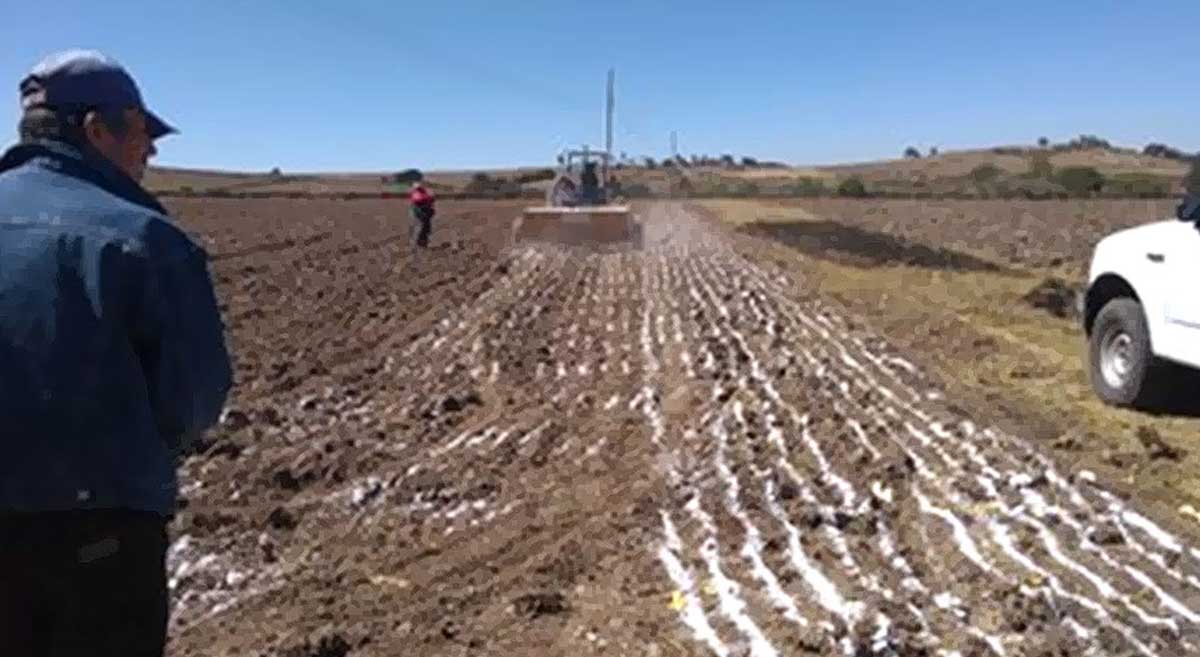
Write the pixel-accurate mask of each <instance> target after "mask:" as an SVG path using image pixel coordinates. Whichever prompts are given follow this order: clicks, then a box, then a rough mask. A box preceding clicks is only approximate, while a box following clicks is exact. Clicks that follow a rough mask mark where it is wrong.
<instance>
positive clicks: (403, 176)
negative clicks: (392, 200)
mask: <svg viewBox="0 0 1200 657" xmlns="http://www.w3.org/2000/svg"><path fill="white" fill-rule="evenodd" d="M424 179H425V175H424V174H422V173H421V172H420V171H419V170H417V169H405V170H404V171H401V172H399V173H397V174H395V175H394V176H392V181H393V182H395V183H396V184H398V185H400V184H405V183H408V184H411V183H415V182H421V181H422V180H424Z"/></svg>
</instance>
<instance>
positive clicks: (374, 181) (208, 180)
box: [145, 144, 1189, 198]
mask: <svg viewBox="0 0 1200 657" xmlns="http://www.w3.org/2000/svg"><path fill="white" fill-rule="evenodd" d="M1039 162H1040V164H1039ZM1047 163H1048V166H1047ZM1188 166H1189V164H1188V162H1187V161H1186V160H1181V159H1178V157H1161V156H1157V155H1147V154H1143V153H1140V152H1137V151H1134V150H1131V149H1121V148H1113V147H1108V146H1093V145H1090V144H1087V145H1085V146H1084V147H1079V146H1070V147H1065V146H1064V145H1058V146H1049V147H1047V148H1040V147H1026V146H1001V147H994V148H986V149H984V148H981V149H971V150H961V151H947V152H943V153H939V154H937V155H931V156H924V157H919V158H898V159H892V160H880V161H875V162H859V163H847V164H838V165H829V166H812V167H794V166H787V165H782V166H780V165H774V166H771V167H754V166H740V165H734V166H711V165H710V166H703V167H695V166H688V167H680V166H678V165H674V166H667V167H664V166H662V165H661V164H660V165H658V166H656V167H654V168H647V167H645V166H643V165H639V166H624V167H621V168H619V169H617V170H615V171H613V174H614V175H615V176H616V177H617V178H618V179H619V180H620V182H621V184H622V185H623V186H624V187H625V188H626V189H627V190H628V191H629V192H630V195H633V196H637V195H643V196H645V195H663V194H669V193H673V192H674V193H680V190H683V192H682V193H683V194H684V195H697V196H760V195H762V196H788V195H812V194H814V193H836V190H837V189H838V188H839V186H841V185H842V184H843V183H844V182H845V181H846V180H848V179H850V178H857V179H859V180H861V181H862V183H863V184H864V188H865V189H866V190H867V192H869V193H873V194H899V195H912V194H932V195H954V196H968V197H980V196H982V197H996V196H1006V195H1018V196H1019V195H1022V194H1024V195H1026V196H1033V197H1037V196H1040V195H1046V194H1048V195H1064V194H1067V193H1068V192H1069V191H1071V190H1068V189H1067V187H1069V186H1070V184H1071V183H1070V181H1066V182H1064V181H1063V180H1060V179H1059V178H1058V177H1057V176H1058V174H1059V173H1061V172H1063V171H1065V170H1071V169H1072V168H1075V169H1078V168H1079V167H1088V168H1091V169H1094V170H1095V172H1096V173H1097V174H1099V177H1100V178H1096V180H1099V179H1103V183H1102V184H1101V183H1096V185H1097V187H1096V191H1098V192H1100V191H1102V192H1105V193H1108V194H1110V195H1124V196H1137V195H1167V194H1177V193H1179V192H1180V191H1181V186H1180V181H1181V180H1182V179H1183V177H1184V175H1185V174H1186V173H1187V170H1188ZM1039 167H1040V168H1039ZM544 170H545V168H542V169H539V168H538V167H522V168H514V169H507V170H488V171H429V172H425V173H424V177H425V181H426V182H427V184H429V185H430V186H431V187H432V188H433V189H434V190H435V191H437V192H439V193H441V194H444V195H449V196H454V195H460V194H472V193H479V190H481V189H486V190H504V192H503V193H504V194H507V195H510V196H511V195H514V194H515V195H521V196H527V197H530V198H537V197H539V196H540V194H541V192H542V190H544V189H545V187H546V184H547V183H546V181H545V180H544V179H541V180H534V179H535V178H537V177H538V176H537V174H536V173H535V172H538V171H544ZM398 171H399V170H398ZM398 171H397V172H375V173H370V172H360V173H305V174H290V173H288V172H281V171H278V170H275V171H270V172H230V171H218V170H202V169H184V168H169V167H151V169H150V170H149V172H148V173H147V176H146V181H145V182H146V186H147V187H148V188H149V189H151V190H152V191H154V192H156V193H159V194H163V195H197V196H330V195H332V196H342V195H345V196H359V195H372V196H373V195H379V194H385V193H397V192H400V191H402V190H403V189H405V188H407V185H406V184H399V183H397V182H395V176H396V174H397V173H398ZM481 174H482V175H481ZM1089 175H1090V174H1089ZM1076 177H1077V178H1078V176H1076ZM473 178H476V179H478V178H484V183H480V181H479V180H476V181H475V183H474V184H473V183H472V179H473ZM1084 178H1085V179H1087V180H1092V179H1093V178H1091V177H1088V176H1084ZM1064 185H1066V186H1064Z"/></svg>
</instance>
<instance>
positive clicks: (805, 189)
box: [784, 177, 825, 198]
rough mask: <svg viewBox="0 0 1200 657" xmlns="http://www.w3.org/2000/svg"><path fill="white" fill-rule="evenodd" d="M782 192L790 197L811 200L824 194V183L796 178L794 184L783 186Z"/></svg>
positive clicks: (818, 180)
mask: <svg viewBox="0 0 1200 657" xmlns="http://www.w3.org/2000/svg"><path fill="white" fill-rule="evenodd" d="M784 190H785V193H787V194H788V195H790V196H800V197H804V198H811V197H815V196H822V195H824V194H825V183H823V182H821V180H820V179H819V178H809V177H803V178H797V179H796V181H795V182H793V183H790V184H788V185H785V186H784Z"/></svg>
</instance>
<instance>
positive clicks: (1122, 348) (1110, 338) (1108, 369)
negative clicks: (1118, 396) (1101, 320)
mask: <svg viewBox="0 0 1200 657" xmlns="http://www.w3.org/2000/svg"><path fill="white" fill-rule="evenodd" d="M1132 371H1133V338H1131V337H1129V334H1128V333H1126V332H1124V331H1121V330H1114V331H1112V332H1110V333H1109V334H1108V335H1106V336H1105V337H1104V342H1103V344H1102V345H1101V347H1100V372H1101V374H1103V376H1104V382H1105V383H1107V384H1108V385H1109V386H1111V387H1113V388H1121V387H1123V386H1124V385H1125V383H1126V382H1127V381H1129V374H1130V372H1132Z"/></svg>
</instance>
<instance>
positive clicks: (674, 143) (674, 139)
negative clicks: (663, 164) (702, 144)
mask: <svg viewBox="0 0 1200 657" xmlns="http://www.w3.org/2000/svg"><path fill="white" fill-rule="evenodd" d="M671 157H672V158H677V157H679V135H678V134H677V133H676V132H675V131H674V130H672V131H671Z"/></svg>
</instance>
